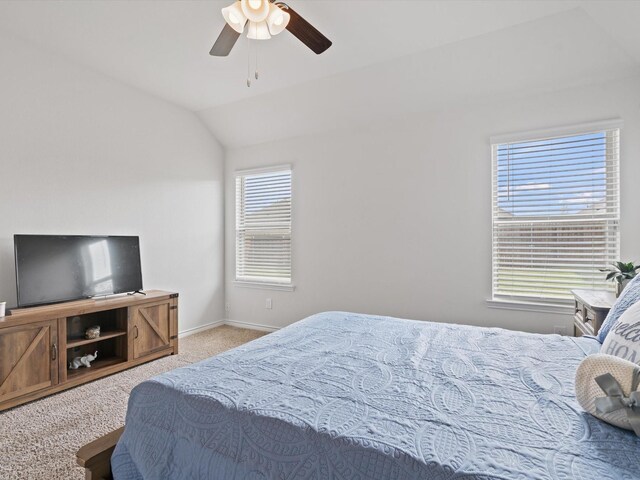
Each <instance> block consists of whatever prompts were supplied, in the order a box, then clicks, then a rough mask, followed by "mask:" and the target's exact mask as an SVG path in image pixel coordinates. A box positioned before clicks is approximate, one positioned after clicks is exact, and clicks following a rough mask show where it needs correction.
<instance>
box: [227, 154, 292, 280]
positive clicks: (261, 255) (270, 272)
mask: <svg viewBox="0 0 640 480" xmlns="http://www.w3.org/2000/svg"><path fill="white" fill-rule="evenodd" d="M236 280H239V281H247V282H263V283H278V284H290V283H291V169H290V168H289V167H280V168H277V169H273V170H266V171H265V170H254V171H243V172H237V173H236Z"/></svg>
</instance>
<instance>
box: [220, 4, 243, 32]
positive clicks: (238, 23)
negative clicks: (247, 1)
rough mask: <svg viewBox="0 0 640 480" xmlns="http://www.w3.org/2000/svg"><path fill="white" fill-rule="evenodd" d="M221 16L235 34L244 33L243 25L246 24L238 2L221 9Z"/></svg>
mask: <svg viewBox="0 0 640 480" xmlns="http://www.w3.org/2000/svg"><path fill="white" fill-rule="evenodd" d="M222 16H223V17H224V19H225V21H226V22H227V23H228V24H229V26H230V27H231V28H233V29H234V30H235V31H236V32H238V33H242V32H243V31H244V25H245V24H246V23H247V17H246V16H245V14H244V12H243V11H242V7H241V6H240V0H238V1H237V2H235V3H234V4H233V5H229V6H228V7H225V8H223V9H222Z"/></svg>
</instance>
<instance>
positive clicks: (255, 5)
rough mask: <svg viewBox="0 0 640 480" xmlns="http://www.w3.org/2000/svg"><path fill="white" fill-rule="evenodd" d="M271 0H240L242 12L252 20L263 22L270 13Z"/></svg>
mask: <svg viewBox="0 0 640 480" xmlns="http://www.w3.org/2000/svg"><path fill="white" fill-rule="evenodd" d="M269 5H271V2H269V0H240V6H241V8H242V13H244V16H245V17H247V19H248V20H249V21H251V22H255V23H258V22H262V21H264V20H266V18H267V16H268V15H269Z"/></svg>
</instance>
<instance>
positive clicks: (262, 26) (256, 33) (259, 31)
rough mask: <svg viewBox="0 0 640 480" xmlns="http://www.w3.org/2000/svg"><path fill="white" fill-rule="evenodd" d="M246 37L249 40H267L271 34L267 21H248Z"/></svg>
mask: <svg viewBox="0 0 640 480" xmlns="http://www.w3.org/2000/svg"><path fill="white" fill-rule="evenodd" d="M247 38H250V39H251V40H269V39H270V38H271V35H270V34H269V27H267V22H259V23H256V22H249V31H248V32H247Z"/></svg>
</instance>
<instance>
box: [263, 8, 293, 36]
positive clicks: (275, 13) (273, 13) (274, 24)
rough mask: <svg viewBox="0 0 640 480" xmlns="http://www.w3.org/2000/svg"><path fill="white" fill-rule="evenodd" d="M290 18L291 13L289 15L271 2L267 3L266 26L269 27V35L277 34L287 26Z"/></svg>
mask: <svg viewBox="0 0 640 480" xmlns="http://www.w3.org/2000/svg"><path fill="white" fill-rule="evenodd" d="M290 19H291V15H289V13H287V12H285V11H284V10H282V9H281V8H280V7H278V6H276V5H274V4H273V3H270V4H269V16H268V17H267V26H268V27H269V32H271V35H278V34H279V33H280V32H282V31H283V30H284V29H285V28H287V25H289V20H290Z"/></svg>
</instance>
